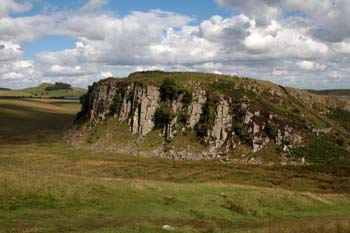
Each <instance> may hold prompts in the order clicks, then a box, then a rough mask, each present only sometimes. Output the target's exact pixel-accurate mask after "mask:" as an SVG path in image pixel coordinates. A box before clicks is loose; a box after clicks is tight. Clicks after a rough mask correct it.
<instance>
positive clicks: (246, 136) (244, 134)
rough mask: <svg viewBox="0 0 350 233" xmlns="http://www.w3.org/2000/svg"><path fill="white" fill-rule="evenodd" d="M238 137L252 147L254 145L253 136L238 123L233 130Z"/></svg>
mask: <svg viewBox="0 0 350 233" xmlns="http://www.w3.org/2000/svg"><path fill="white" fill-rule="evenodd" d="M233 130H234V131H235V133H236V134H237V136H238V137H239V138H240V139H241V140H242V141H243V143H245V144H249V145H251V144H252V143H253V137H252V135H251V134H250V133H249V132H248V131H247V130H246V129H245V128H244V126H243V124H242V123H237V124H236V125H235V127H234V129H233Z"/></svg>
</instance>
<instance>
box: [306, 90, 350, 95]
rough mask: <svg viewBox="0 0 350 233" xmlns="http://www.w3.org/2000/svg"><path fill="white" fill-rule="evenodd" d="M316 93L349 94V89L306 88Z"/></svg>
mask: <svg viewBox="0 0 350 233" xmlns="http://www.w3.org/2000/svg"><path fill="white" fill-rule="evenodd" d="M307 91H309V92H311V93H313V94H316V95H331V96H350V89H330V90H307Z"/></svg>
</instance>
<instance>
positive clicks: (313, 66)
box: [297, 60, 326, 70]
mask: <svg viewBox="0 0 350 233" xmlns="http://www.w3.org/2000/svg"><path fill="white" fill-rule="evenodd" d="M297 65H298V66H299V68H301V69H303V70H325V69H326V66H325V65H321V64H318V63H316V62H312V61H307V60H304V61H298V62H297Z"/></svg>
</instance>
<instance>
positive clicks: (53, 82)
mask: <svg viewBox="0 0 350 233" xmlns="http://www.w3.org/2000/svg"><path fill="white" fill-rule="evenodd" d="M155 71H160V72H180V73H183V71H164V70H145V71H136V72H155ZM133 73H135V72H133ZM133 73H129V75H131V74H133ZM185 73H191V72H190V71H188V72H185ZM193 73H196V71H194V72H193ZM200 73H204V74H215V73H206V72H200ZM129 75H127V76H125V77H106V78H101V79H99V80H96V81H94V82H98V81H100V80H103V79H109V78H114V79H125V78H128V76H129ZM219 75H225V74H219ZM232 77H238V78H250V79H255V78H251V77H241V76H237V75H232ZM256 80H259V79H256ZM262 81H268V80H262ZM57 82H60V81H54V80H53V81H52V82H42V83H39V84H38V85H36V86H27V87H23V88H19V89H12V88H9V87H6V86H0V88H5V89H9V90H14V91H16V90H22V89H26V88H33V87H34V88H35V87H38V86H41V85H43V84H51V85H54V84H55V83H57ZM268 82H271V81H268ZM64 83H67V84H70V85H71V86H72V88H84V89H87V88H88V86H87V87H80V86H74V85H73V84H72V83H69V82H64ZM271 83H273V84H275V85H278V84H277V83H274V82H271ZM92 84H93V83H91V85H92ZM91 85H89V86H91ZM284 87H289V86H284ZM297 89H300V90H306V91H307V90H310V91H332V90H350V88H349V89H348V88H335V89H327V88H325V89H308V88H297Z"/></svg>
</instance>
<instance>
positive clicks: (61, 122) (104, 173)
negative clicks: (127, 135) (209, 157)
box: [0, 99, 350, 233]
mask: <svg viewBox="0 0 350 233" xmlns="http://www.w3.org/2000/svg"><path fill="white" fill-rule="evenodd" d="M79 110H80V104H79V103H78V102H74V101H59V100H44V99H0V148H1V150H0V177H1V178H0V232H1V233H2V232H4V233H5V232H6V233H7V232H21V233H24V232H26V233H29V232H30V233H32V232H33V233H34V232H35V233H38V232H43V233H47V232H55V233H56V232H91V233H92V232H93V233H119V232H120V233H121V232H122V233H128V232H132V233H134V232H146V233H147V232H152V233H154V232H156V233H157V232H168V231H166V230H163V229H162V228H163V226H164V225H170V226H173V227H175V230H174V231H173V232H218V233H219V232H220V233H221V232H261V233H266V232H276V233H277V232H278V233H284V232H288V233H290V232H295V233H297V232H298V233H299V232H301V233H303V232H305V233H306V232H307V233H313V232H315V233H316V232H317V233H319V232H321V233H323V232H327V233H332V232H334V233H335V232H337V233H347V232H349V228H350V183H349V181H350V168H349V167H348V166H345V165H343V166H340V165H334V166H321V165H312V166H279V165H275V166H255V165H239V164H233V163H230V162H226V163H223V162H221V161H219V160H217V161H216V160H214V161H176V160H168V159H161V158H142V157H135V156H130V155H128V154H126V155H125V154H120V153H115V152H96V151H92V150H90V149H86V148H84V147H82V148H76V147H73V146H71V145H70V144H68V143H67V142H66V141H65V140H64V139H63V138H64V136H65V135H66V131H67V130H68V129H70V128H71V127H72V125H73V122H74V119H75V117H76V112H78V111H79ZM321 153H322V152H321Z"/></svg>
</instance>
